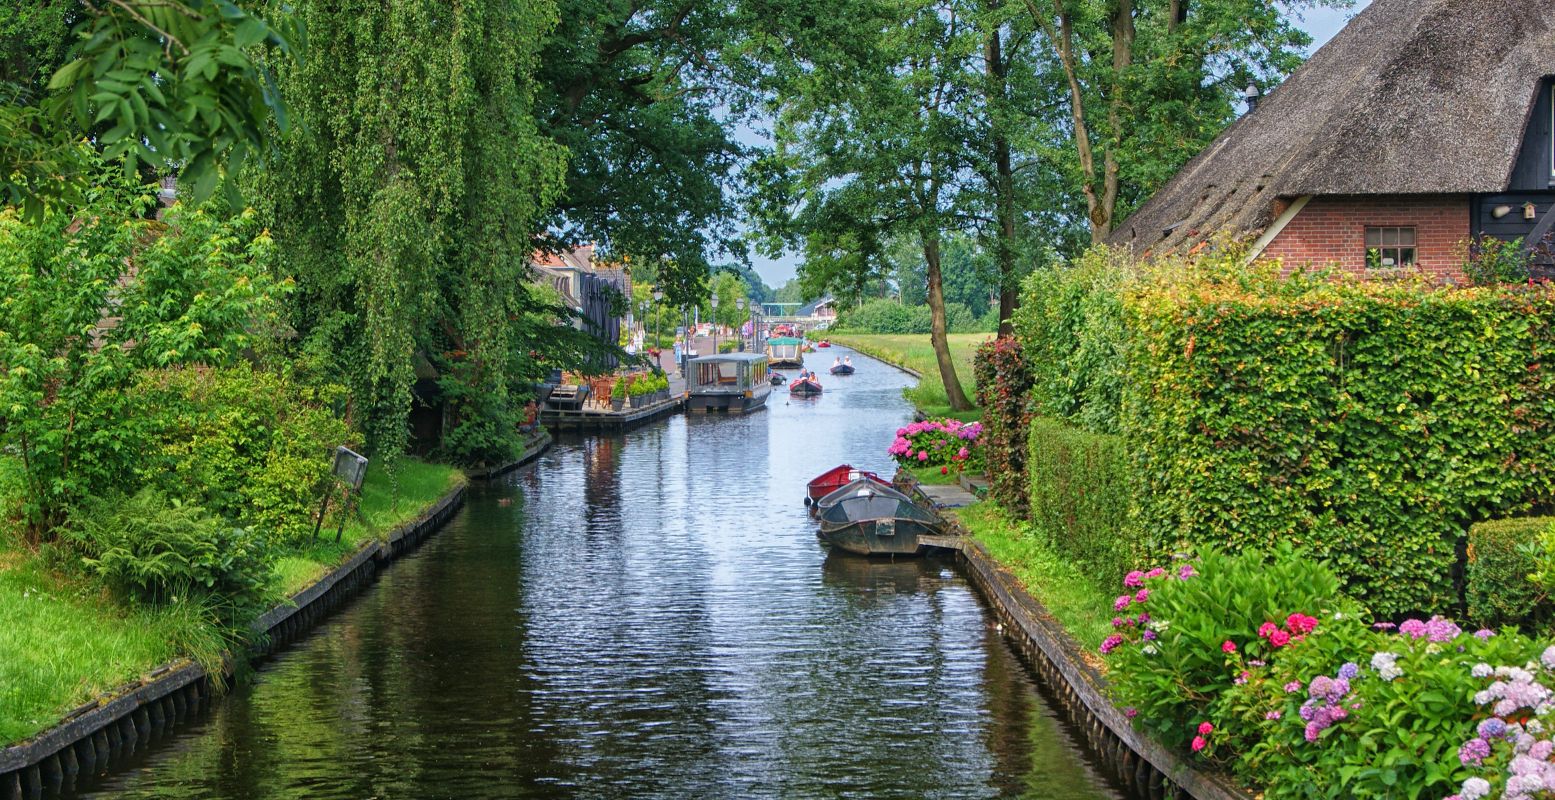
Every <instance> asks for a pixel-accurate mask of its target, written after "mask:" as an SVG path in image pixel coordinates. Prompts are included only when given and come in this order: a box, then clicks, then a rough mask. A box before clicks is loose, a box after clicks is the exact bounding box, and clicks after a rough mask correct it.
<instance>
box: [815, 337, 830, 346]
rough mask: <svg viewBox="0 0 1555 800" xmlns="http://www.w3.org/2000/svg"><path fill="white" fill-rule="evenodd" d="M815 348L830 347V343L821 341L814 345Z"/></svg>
mask: <svg viewBox="0 0 1555 800" xmlns="http://www.w3.org/2000/svg"><path fill="white" fill-rule="evenodd" d="M816 347H831V342H828V341H826V340H825V339H822V340H821V341H820V343H819V344H817V345H816Z"/></svg>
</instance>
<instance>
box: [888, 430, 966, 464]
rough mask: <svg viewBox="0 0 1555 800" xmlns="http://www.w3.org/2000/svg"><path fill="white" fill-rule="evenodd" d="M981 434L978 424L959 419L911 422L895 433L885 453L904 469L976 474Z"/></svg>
mask: <svg viewBox="0 0 1555 800" xmlns="http://www.w3.org/2000/svg"><path fill="white" fill-rule="evenodd" d="M982 432H983V426H982V424H981V423H977V422H967V423H963V422H962V421H961V420H958V419H930V420H925V421H923V422H914V423H911V424H909V425H907V426H906V427H902V428H897V429H896V441H894V442H892V443H891V446H890V448H888V449H887V452H888V453H890V454H891V457H892V458H895V459H896V461H897V463H899V464H903V465H905V466H911V467H946V468H952V469H955V470H957V471H960V470H963V469H966V468H968V467H971V468H972V469H974V470H976V469H977V468H978V467H979V466H980V465H981V462H982V457H981V449H982V448H980V447H978V438H979V437H980V436H981V434H982Z"/></svg>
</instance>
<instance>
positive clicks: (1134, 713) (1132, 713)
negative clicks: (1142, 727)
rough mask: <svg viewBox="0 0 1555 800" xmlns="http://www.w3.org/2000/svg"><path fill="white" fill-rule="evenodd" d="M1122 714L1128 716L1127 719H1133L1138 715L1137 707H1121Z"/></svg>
mask: <svg viewBox="0 0 1555 800" xmlns="http://www.w3.org/2000/svg"><path fill="white" fill-rule="evenodd" d="M1123 716H1125V717H1128V718H1129V719H1133V718H1135V717H1137V716H1139V709H1137V708H1135V707H1133V706H1129V707H1128V708H1125V709H1123Z"/></svg>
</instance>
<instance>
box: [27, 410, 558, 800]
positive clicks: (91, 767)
mask: <svg viewBox="0 0 1555 800" xmlns="http://www.w3.org/2000/svg"><path fill="white" fill-rule="evenodd" d="M550 446H551V437H550V435H549V434H544V435H542V436H539V437H534V438H532V439H531V440H530V442H529V445H528V446H527V447H526V449H525V451H524V454H523V455H522V456H521V457H520V458H519V459H518V460H516V461H515V462H513V463H512V464H508V465H504V467H503V469H502V470H501V471H502V472H506V471H508V470H511V469H514V468H517V467H518V466H521V465H522V464H526V463H528V462H530V461H533V460H534V459H535V458H537V457H539V455H540V454H541V453H543V452H544V451H545V450H546V449H548V448H549V447H550ZM465 488H466V487H465V485H464V484H460V485H459V486H456V487H454V488H453V489H451V490H449V491H448V493H447V494H444V495H443V496H442V497H441V498H440V499H439V500H438V501H437V502H436V503H434V504H432V506H431V507H429V508H428V509H427V510H426V511H423V512H422V513H421V515H420V516H418V517H416V518H415V519H413V520H410V521H409V522H406V523H404V524H402V525H400V526H398V527H396V528H395V529H394V530H392V531H390V532H389V535H388V536H387V537H385V538H384V539H383V540H381V541H380V540H374V541H370V542H364V543H363V544H362V546H361V547H360V548H358V549H357V551H356V552H355V553H353V554H352V555H351V557H350V558H348V559H346V560H345V562H344V563H342V564H341V565H340V566H338V567H336V568H335V569H333V570H331V571H330V572H329V573H328V574H326V575H324V576H323V577H321V578H319V579H318V580H317V581H314V582H313V583H312V584H310V585H308V586H307V587H306V588H304V589H302V590H301V591H299V592H297V593H296V594H294V595H292V597H291V599H290V600H288V601H286V602H283V603H281V604H279V605H277V606H275V607H274V608H272V609H270V610H269V611H267V612H265V613H264V614H263V615H261V616H260V617H259V618H258V619H257V620H255V621H254V622H253V624H252V628H253V630H254V631H255V633H257V634H260V635H259V636H258V638H257V642H256V644H255V645H254V647H253V650H252V653H251V655H252V656H253V657H259V656H263V655H266V654H269V653H273V652H275V651H277V650H279V649H281V648H283V647H284V646H285V645H287V644H289V643H291V642H293V641H295V640H296V639H297V638H298V637H299V636H301V635H302V634H303V633H305V632H307V631H308V630H310V629H311V628H312V627H313V626H314V625H316V624H318V623H319V622H320V621H322V620H323V618H324V617H325V616H327V615H328V613H329V612H330V611H331V610H332V609H334V608H335V607H336V606H338V605H339V604H340V603H341V601H342V600H344V599H346V598H348V597H350V596H352V595H354V594H356V593H357V592H358V591H360V590H361V589H362V588H363V587H364V586H366V585H367V583H368V582H369V581H370V580H371V578H372V577H373V575H374V574H375V573H376V572H377V570H378V567H379V566H380V565H383V564H387V563H388V562H390V561H393V560H395V559H397V558H399V557H400V556H402V555H404V554H406V553H408V552H409V551H411V550H412V549H414V548H415V546H416V545H418V544H420V543H421V542H422V541H424V540H426V538H427V537H429V536H430V535H432V534H433V533H435V532H436V531H437V530H438V529H440V528H441V527H442V526H443V524H444V523H446V522H447V521H448V520H449V519H450V518H451V517H452V516H453V515H454V513H455V512H457V511H458V510H459V508H460V507H461V506H463V505H464V494H465ZM212 698H213V693H212V691H211V686H210V676H208V675H207V674H206V672H205V670H204V669H203V668H202V667H200V666H199V665H198V664H195V663H193V662H191V661H189V660H188V659H178V660H176V661H172V662H169V663H167V664H163V665H161V666H159V667H157V668H155V669H153V670H152V671H151V672H149V673H147V675H146V676H145V677H144V678H142V679H140V680H137V681H134V682H132V683H130V684H127V685H125V686H122V687H120V688H119V690H118V691H117V692H115V693H114V694H113V695H111V696H109V697H106V698H100V699H99V700H96V701H93V702H90V703H86V704H84V705H82V706H81V707H79V708H77V709H76V710H74V711H72V712H70V713H69V714H67V715H65V717H64V718H63V719H62V720H60V722H58V723H57V724H55V725H54V726H53V727H51V728H48V729H47V730H44V731H42V732H41V733H39V734H37V735H36V736H33V737H32V738H31V739H28V740H26V741H23V742H18V743H16V744H12V745H8V746H6V747H4V748H0V800H34V799H35V798H41V797H44V796H45V794H48V795H53V794H57V793H58V792H59V791H60V790H61V788H63V787H68V786H70V785H72V784H74V783H75V781H76V780H77V779H78V777H86V776H92V775H96V774H101V773H103V772H106V771H107V770H108V769H109V768H110V767H111V766H112V765H113V763H114V762H116V761H119V760H122V759H123V758H124V757H125V756H127V755H129V754H131V753H133V752H135V751H136V750H137V749H138V748H139V746H140V745H141V744H142V743H149V742H150V741H151V740H152V739H153V738H155V737H158V736H160V735H162V734H164V733H166V732H168V731H170V730H171V729H172V728H174V727H175V726H177V725H178V724H179V723H181V722H183V721H185V720H186V719H190V718H193V717H194V716H195V714H196V712H197V711H199V710H200V708H201V707H203V706H206V705H208V704H209V703H210V701H211V700H212Z"/></svg>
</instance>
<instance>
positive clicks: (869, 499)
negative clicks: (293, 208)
mask: <svg viewBox="0 0 1555 800" xmlns="http://www.w3.org/2000/svg"><path fill="white" fill-rule="evenodd" d="M817 508H818V509H819V510H818V512H817V516H818V517H819V518H820V522H821V529H820V531H818V532H817V533H816V536H818V537H819V538H820V539H821V541H823V542H826V543H827V544H829V545H831V546H832V547H835V548H838V549H841V550H845V551H847V552H849V553H857V554H859V555H866V556H872V555H917V554H918V553H920V552H922V550H923V545H922V544H920V543H919V540H918V537H920V536H924V535H932V534H936V533H938V532H939V530H940V528H941V527H942V525H943V524H944V522H943V520H941V519H940V517H939V515H938V514H936V513H935V512H934V511H932V510H930V509H927V508H924V507H923V506H920V505H918V504H917V503H914V502H913V501H912V500H911V499H910V498H908V497H907V495H905V494H902V493H901V492H899V491H897V490H895V489H893V488H891V487H889V486H881V485H880V484H878V483H876V482H875V481H872V480H869V479H867V478H866V479H862V480H857V481H854V482H852V483H850V484H848V485H847V486H844V487H842V488H841V489H838V490H837V491H835V492H832V493H831V494H829V495H827V496H825V497H823V498H821V499H820V500H819V501H818V502H817Z"/></svg>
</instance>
